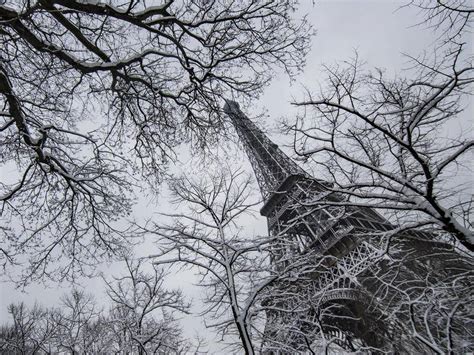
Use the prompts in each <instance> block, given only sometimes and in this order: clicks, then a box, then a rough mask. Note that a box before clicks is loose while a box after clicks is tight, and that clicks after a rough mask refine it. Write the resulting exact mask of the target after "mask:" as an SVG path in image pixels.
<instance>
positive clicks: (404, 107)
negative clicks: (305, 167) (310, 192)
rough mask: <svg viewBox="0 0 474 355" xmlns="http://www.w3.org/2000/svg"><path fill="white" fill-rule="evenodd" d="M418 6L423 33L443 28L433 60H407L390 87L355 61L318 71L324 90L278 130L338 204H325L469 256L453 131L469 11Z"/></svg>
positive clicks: (466, 62)
mask: <svg viewBox="0 0 474 355" xmlns="http://www.w3.org/2000/svg"><path fill="white" fill-rule="evenodd" d="M423 4H425V5H426V6H428V8H429V9H428V10H429V12H424V14H426V16H427V17H428V20H431V21H432V24H433V25H435V26H436V27H439V26H442V28H444V26H445V25H447V26H448V28H447V29H445V28H444V29H445V30H446V31H445V34H444V35H443V36H444V37H443V40H442V41H441V40H440V42H439V43H437V44H436V45H435V47H434V48H431V49H430V50H431V51H432V52H433V53H434V55H433V56H429V57H427V56H426V55H425V56H424V57H417V58H415V57H412V58H411V61H412V64H413V65H412V68H411V69H409V70H408V72H407V73H406V77H397V78H394V79H392V78H387V77H386V75H385V73H384V72H383V71H382V70H380V69H377V70H375V71H373V72H371V71H367V70H365V69H364V67H363V63H361V61H360V60H359V59H358V58H357V56H356V57H355V58H354V59H353V60H351V61H349V62H346V64H345V65H336V66H334V67H326V71H327V74H328V79H327V85H326V86H325V87H324V88H323V89H321V92H319V93H318V94H314V93H311V92H309V91H308V93H307V95H306V98H304V99H302V100H299V101H297V102H294V105H296V106H298V107H300V108H301V109H302V114H300V115H299V116H298V118H297V119H296V120H295V121H288V122H286V124H285V127H286V129H287V131H288V132H291V133H292V134H293V135H294V141H293V148H294V150H295V152H296V154H297V155H298V156H299V157H300V158H301V159H302V160H304V161H308V162H311V163H312V164H313V165H312V166H313V167H314V168H315V169H317V170H318V171H320V172H321V173H322V174H323V175H324V178H326V179H327V180H329V181H330V183H331V184H330V185H328V191H333V192H338V193H342V194H343V195H344V196H345V197H346V198H345V199H344V200H341V201H335V202H333V203H331V202H329V201H326V202H327V204H333V205H343V206H361V207H367V206H368V207H373V208H375V209H378V210H379V211H382V213H383V214H384V215H386V216H387V217H389V218H391V219H392V222H393V223H396V224H402V225H403V226H404V227H406V228H407V229H408V228H424V229H429V230H431V231H434V232H436V233H434V234H433V236H436V235H439V234H443V235H445V236H446V235H448V236H450V237H452V238H454V239H455V240H457V241H458V242H459V243H461V244H462V245H463V246H464V247H465V248H467V249H468V250H470V251H473V250H474V235H473V232H472V222H471V218H472V212H473V210H472V196H471V194H470V191H469V190H470V189H471V188H472V180H471V179H470V178H466V179H464V180H463V179H462V175H463V174H464V175H465V176H470V175H472V169H471V167H472V166H471V167H469V161H470V160H471V159H472V148H473V147H474V141H473V140H472V129H471V128H472V127H471V128H470V127H467V125H466V123H465V122H463V116H467V115H468V113H467V112H466V111H465V110H466V107H469V101H468V100H470V97H471V93H472V84H473V83H474V76H473V73H474V68H473V64H472V59H473V58H472V56H471V55H470V54H469V51H468V50H467V49H466V46H469V43H466V41H469V38H467V36H468V35H469V27H470V21H471V20H470V15H471V14H472V11H471V10H472V9H470V10H469V9H466V10H465V11H464V10H461V8H463V9H464V7H465V6H466V5H467V3H466V4H465V5H459V6H460V7H459V8H449V6H448V5H445V3H444V2H438V3H437V4H435V2H423ZM420 6H421V5H420ZM456 6H457V5H456ZM430 9H431V10H430ZM430 11H431V12H430ZM432 11H435V12H436V13H433V12H432ZM452 16H458V17H457V18H456V19H454V18H453V17H452ZM458 126H463V128H462V129H461V130H459V129H457V127H458ZM459 175H461V176H459ZM326 202H325V203H326Z"/></svg>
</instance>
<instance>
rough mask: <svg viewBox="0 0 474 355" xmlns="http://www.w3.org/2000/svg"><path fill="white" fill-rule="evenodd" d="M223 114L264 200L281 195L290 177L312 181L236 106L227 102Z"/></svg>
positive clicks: (234, 103) (232, 102) (231, 102)
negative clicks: (240, 146) (239, 141)
mask: <svg viewBox="0 0 474 355" xmlns="http://www.w3.org/2000/svg"><path fill="white" fill-rule="evenodd" d="M224 112H225V113H226V114H227V115H228V116H229V117H230V119H231V120H232V124H233V125H234V127H235V129H236V131H237V134H238V136H239V138H240V140H241V141H242V143H243V145H244V149H245V152H246V153H247V155H248V157H249V159H250V163H251V164H252V168H253V170H254V172H255V175H256V178H257V182H258V185H259V187H260V191H261V193H262V196H263V198H264V199H265V200H267V199H268V198H270V197H271V195H272V194H274V193H276V192H278V191H279V190H280V189H279V186H280V185H281V184H282V183H283V182H285V180H287V179H288V178H289V177H291V176H295V175H296V176H304V177H307V178H311V176H310V175H309V174H308V173H306V172H305V171H304V170H303V169H302V168H301V167H299V166H298V165H297V164H296V163H295V162H294V161H293V160H292V159H290V157H288V156H287V155H286V154H285V153H283V151H281V150H280V148H278V146H277V145H276V144H275V143H273V142H272V141H271V140H270V139H269V138H268V137H267V136H266V135H265V134H264V133H263V132H262V131H261V130H260V129H259V128H258V127H257V126H256V125H255V123H253V122H252V121H251V120H250V119H249V118H248V117H247V116H246V115H245V114H244V113H243V112H242V111H241V110H240V108H239V105H238V104H237V103H236V102H234V101H230V100H226V104H225V106H224Z"/></svg>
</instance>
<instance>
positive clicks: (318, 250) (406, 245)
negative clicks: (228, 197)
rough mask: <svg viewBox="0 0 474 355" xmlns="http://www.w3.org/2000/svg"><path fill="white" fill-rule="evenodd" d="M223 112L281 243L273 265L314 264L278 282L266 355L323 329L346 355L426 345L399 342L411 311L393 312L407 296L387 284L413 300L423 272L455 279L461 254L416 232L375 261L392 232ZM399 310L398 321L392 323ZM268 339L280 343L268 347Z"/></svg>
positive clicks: (234, 110)
mask: <svg viewBox="0 0 474 355" xmlns="http://www.w3.org/2000/svg"><path fill="white" fill-rule="evenodd" d="M224 111H225V112H226V114H227V115H228V116H229V117H230V119H231V121H232V123H233V125H234V127H235V129H236V131H237V134H238V136H239V138H240V140H241V142H242V144H243V146H244V149H245V151H246V153H247V155H248V157H249V159H250V162H251V165H252V168H253V170H254V172H255V175H256V178H257V182H258V184H259V186H260V190H261V193H262V195H263V198H264V205H263V207H262V209H261V211H260V212H261V214H262V215H263V216H265V217H267V222H268V229H269V233H270V234H271V235H274V236H280V238H277V239H275V240H278V243H277V244H278V245H275V248H274V255H273V257H272V260H273V264H274V265H273V266H274V268H277V269H278V268H279V269H284V268H285V267H287V266H288V264H290V263H292V262H293V263H295V264H297V263H296V262H295V261H294V260H296V259H298V260H301V259H304V258H306V259H305V260H307V261H308V262H309V263H312V262H314V265H315V266H314V267H312V268H310V267H305V266H302V267H301V268H300V269H299V270H296V273H297V274H298V275H300V276H299V277H297V278H296V279H295V280H293V281H282V282H281V283H280V284H278V283H276V284H275V285H274V289H273V291H272V293H271V295H272V296H271V297H270V298H268V299H267V300H266V301H265V306H267V308H268V309H269V310H268V311H267V327H266V330H265V332H266V333H267V334H266V335H267V338H268V339H270V340H267V342H268V343H267V344H266V349H267V352H269V353H271V352H272V351H273V352H275V353H281V349H283V350H285V348H284V346H283V345H282V343H285V344H286V345H287V349H288V352H291V351H292V350H296V351H305V350H308V349H309V348H310V347H311V346H312V345H311V344H314V342H316V341H317V338H318V337H319V334H320V333H321V332H322V333H324V334H325V336H326V338H327V339H333V341H334V342H335V343H337V344H338V345H339V346H341V347H342V348H345V349H347V350H355V349H356V348H357V346H359V348H360V347H367V348H372V349H375V348H377V349H383V351H392V350H393V349H394V348H395V349H397V350H398V351H400V350H402V352H403V349H405V351H407V352H413V351H417V352H424V351H426V348H423V346H424V345H417V344H416V343H414V344H410V343H409V342H408V341H407V337H405V336H404V335H403V334H404V331H405V329H404V328H406V327H405V325H406V324H407V323H409V320H408V319H405V318H404V317H406V314H409V312H408V313H406V312H405V313H403V312H402V311H400V310H403V309H404V308H403V307H405V306H404V305H401V304H400V303H401V302H402V301H401V299H402V298H403V297H404V296H403V297H402V296H397V295H394V296H390V297H387V296H386V295H387V294H389V293H390V287H395V288H396V287H398V288H399V286H400V285H403V287H405V289H404V291H403V293H404V295H405V296H406V294H408V293H409V292H411V293H412V294H409V296H410V297H412V296H413V298H416V297H418V294H419V293H420V292H422V290H423V287H425V286H426V282H427V281H426V280H427V279H428V277H427V275H428V273H429V272H430V270H428V269H429V268H431V271H433V270H436V273H437V274H438V279H435V280H434V281H432V280H430V281H429V282H431V283H433V282H435V283H436V282H441V281H439V280H440V279H442V277H446V278H449V277H452V276H453V275H452V274H449V272H447V273H446V272H445V269H449V268H450V266H452V265H453V264H456V265H458V266H459V257H458V256H457V255H456V254H455V253H453V252H452V251H451V249H450V246H448V245H446V244H443V243H433V242H432V241H431V240H430V238H429V236H427V235H426V234H425V233H423V232H410V234H409V235H403V233H398V234H397V236H398V237H397V238H398V239H396V241H395V242H393V243H392V244H393V245H392V246H395V247H394V251H393V252H392V254H391V255H390V257H387V256H381V255H380V249H381V244H382V243H383V242H384V241H383V240H382V238H380V236H381V235H383V234H384V233H385V234H386V233H390V232H391V231H393V230H394V228H395V226H393V225H392V224H391V223H389V221H388V220H386V219H385V218H384V217H382V216H381V215H379V214H378V213H376V212H375V211H374V210H372V209H370V208H364V207H347V205H348V204H346V203H344V197H343V196H342V195H341V194H338V193H335V192H334V191H333V189H332V188H331V185H329V184H328V183H327V182H324V181H322V180H318V179H315V178H313V177H312V176H311V175H309V174H308V173H306V172H305V171H304V170H303V169H302V168H301V167H299V166H298V165H297V164H296V163H295V162H294V161H292V160H291V159H290V158H289V157H288V156H287V155H286V154H285V153H284V152H282V151H281V150H280V149H279V147H278V146H277V145H276V144H274V143H273V142H272V141H271V140H270V139H268V137H267V136H266V135H265V134H264V133H263V132H262V131H261V130H260V129H259V128H258V127H257V126H256V125H255V124H254V123H253V122H252V121H251V120H250V119H249V118H248V117H246V116H245V115H244V114H243V113H242V111H241V110H240V109H239V106H238V104H237V103H235V102H233V101H227V103H226V105H225V107H224ZM431 239H432V238H431ZM433 251H434V252H435V253H436V254H437V255H438V260H437V261H436V262H431V261H430V260H431V259H430V258H429V255H430V254H431V253H432V252H433ZM394 258H395V259H397V258H398V259H400V260H401V259H403V265H402V266H401V267H398V268H397V269H396V270H395V269H393V270H392V269H391V266H390V265H391V264H390V262H391V261H390V260H392V259H394ZM428 264H429V268H427V265H428ZM461 264H462V263H461ZM308 266H309V265H308ZM301 269H305V270H306V269H307V270H311V271H310V272H309V273H304V272H302V271H301ZM294 271H295V270H294ZM381 273H383V276H381ZM413 275H415V276H413ZM440 275H441V276H440ZM443 275H444V276H443ZM290 279H291V278H290ZM387 279H390V280H389V281H387ZM393 285H395V286H393ZM400 287H401V286H400ZM406 290H409V291H406ZM382 294H383V295H382ZM394 294H395V293H394ZM397 312H398V313H400V315H399V317H398V318H397V317H391V316H389V314H391V315H393V314H396V313H397ZM398 313H397V314H398ZM460 327H461V328H462V325H461V326H460ZM430 332H432V330H430ZM461 333H462V332H461ZM271 339H273V340H274V344H277V345H275V347H274V348H272V340H271ZM282 346H283V348H282Z"/></svg>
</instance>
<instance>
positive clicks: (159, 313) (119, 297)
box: [104, 256, 189, 354]
mask: <svg viewBox="0 0 474 355" xmlns="http://www.w3.org/2000/svg"><path fill="white" fill-rule="evenodd" d="M143 262H144V260H143V259H138V260H133V258H132V257H131V256H126V257H125V258H124V263H125V265H126V268H127V273H126V274H125V275H123V276H117V277H113V281H107V280H104V281H105V283H106V285H107V294H108V296H109V298H110V300H111V301H112V306H111V311H110V315H109V325H110V326H111V327H112V328H113V332H114V334H115V337H114V339H115V344H116V346H117V349H116V350H117V351H119V352H121V351H125V352H131V353H137V354H148V353H151V354H156V353H169V352H173V353H177V354H178V353H184V352H185V350H186V349H187V346H188V345H189V344H187V343H186V342H185V341H184V340H183V339H182V337H181V335H180V332H181V330H180V327H179V326H178V324H177V321H176V319H175V318H174V316H173V312H174V311H179V312H187V311H188V308H189V305H188V304H186V302H185V301H184V298H183V296H182V294H181V292H180V291H178V290H172V291H169V290H166V289H165V288H164V286H163V282H164V278H165V274H164V271H163V270H160V269H158V267H156V266H153V272H152V273H146V272H145V271H144V270H143V268H144V264H143Z"/></svg>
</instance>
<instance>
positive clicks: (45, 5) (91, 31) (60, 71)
mask: <svg viewBox="0 0 474 355" xmlns="http://www.w3.org/2000/svg"><path fill="white" fill-rule="evenodd" d="M293 10H294V6H293V1H289V0H288V1H278V2H274V1H270V0H266V1H256V0H246V1H241V0H238V1H237V0H233V1H224V0H218V1H201V0H180V1H173V0H169V1H165V0H163V1H161V2H160V4H158V5H153V6H152V5H150V4H149V3H148V2H146V1H145V0H140V1H137V0H128V1H124V2H118V1H79V0H73V1H63V0H38V1H31V0H22V1H16V2H8V4H5V3H3V4H2V5H0V23H1V26H2V27H1V34H2V39H1V46H0V58H1V67H0V95H1V96H0V106H1V109H0V117H1V120H2V122H1V126H0V132H1V140H0V142H1V143H0V144H1V164H2V169H3V168H5V169H16V171H17V173H15V174H14V176H11V177H9V179H8V181H2V184H1V185H0V186H1V192H0V198H1V200H2V218H3V222H2V223H4V226H3V227H2V228H1V229H0V233H1V234H0V236H1V240H2V249H1V252H2V257H5V256H6V259H5V260H7V261H8V260H9V258H13V257H15V256H17V255H19V254H21V255H22V257H20V258H19V261H22V262H24V261H29V263H30V266H29V268H28V270H27V271H26V273H25V275H24V276H23V280H29V279H31V278H35V277H41V276H49V277H52V278H59V279H62V278H65V277H68V276H70V275H73V274H78V273H80V272H85V271H87V267H88V266H90V265H93V264H94V263H95V262H96V261H97V260H98V259H100V258H101V257H104V256H109V255H110V254H113V253H115V252H117V250H118V249H119V248H120V247H121V245H122V243H123V240H122V238H121V237H120V236H119V235H117V234H116V232H117V230H116V229H117V224H116V223H114V222H115V221H116V220H117V219H120V218H121V217H123V216H126V215H127V214H128V213H129V212H130V206H131V203H132V200H131V198H132V194H131V191H130V190H131V188H132V186H133V185H134V184H136V183H138V181H140V182H141V181H142V180H145V181H150V182H152V183H153V184H154V183H155V182H160V181H161V177H162V174H163V172H164V171H165V169H166V164H167V162H169V161H170V160H173V159H174V158H175V155H174V147H176V145H177V144H179V143H181V142H183V141H184V140H189V139H191V138H192V141H193V142H195V143H197V145H205V144H206V143H209V142H210V140H209V134H208V133H210V132H215V131H218V130H219V129H220V127H221V116H220V109H219V108H220V106H221V102H222V100H221V95H224V93H225V95H229V94H230V93H232V94H233V95H237V96H241V97H254V96H255V95H258V94H259V92H260V91H261V88H262V87H263V85H264V84H265V83H266V82H267V80H268V79H269V78H270V77H271V75H272V71H273V69H274V68H276V67H280V68H283V69H284V70H285V71H286V72H287V73H288V74H290V75H292V74H293V73H294V72H295V71H297V70H299V69H300V68H301V66H302V65H303V63H304V55H305V53H306V52H307V50H308V37H309V33H310V28H309V26H308V24H307V23H306V21H305V20H303V21H302V22H299V23H297V22H296V21H294V20H293V19H292V13H293ZM242 67H245V68H246V69H245V70H241V68H242ZM25 259H26V260H25ZM56 261H58V262H56ZM59 261H61V262H59ZM53 270H54V272H53Z"/></svg>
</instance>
